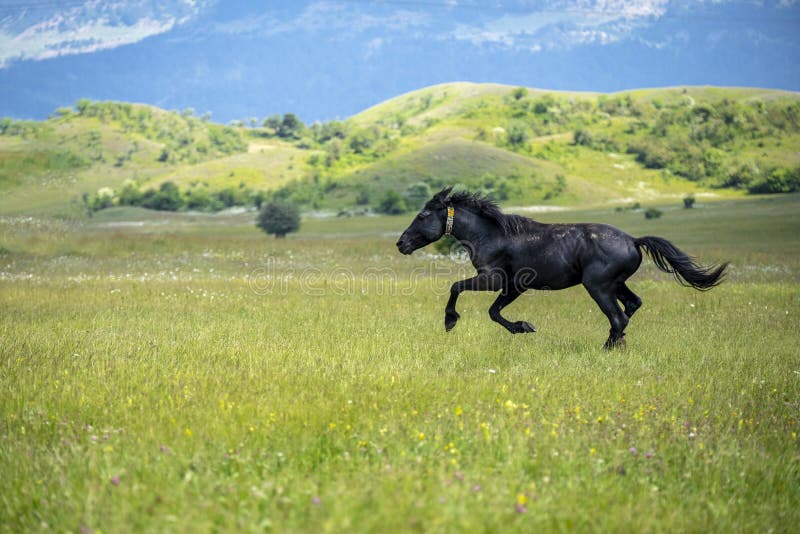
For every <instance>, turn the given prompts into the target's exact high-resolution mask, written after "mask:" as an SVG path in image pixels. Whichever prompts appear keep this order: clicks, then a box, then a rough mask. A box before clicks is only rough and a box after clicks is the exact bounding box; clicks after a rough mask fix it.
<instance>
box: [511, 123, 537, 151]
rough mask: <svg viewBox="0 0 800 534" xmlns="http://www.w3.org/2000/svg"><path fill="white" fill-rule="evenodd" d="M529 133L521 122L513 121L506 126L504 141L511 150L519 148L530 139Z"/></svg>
mask: <svg viewBox="0 0 800 534" xmlns="http://www.w3.org/2000/svg"><path fill="white" fill-rule="evenodd" d="M530 137H531V136H530V131H529V130H528V127H527V126H526V125H525V123H524V122H522V121H514V122H512V123H510V124H509V125H508V129H507V130H506V140H507V141H508V144H509V145H510V146H511V147H512V148H519V147H521V146H522V145H524V144H525V143H527V142H528V140H529V139H530Z"/></svg>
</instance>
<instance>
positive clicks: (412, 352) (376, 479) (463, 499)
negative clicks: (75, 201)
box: [0, 195, 800, 532]
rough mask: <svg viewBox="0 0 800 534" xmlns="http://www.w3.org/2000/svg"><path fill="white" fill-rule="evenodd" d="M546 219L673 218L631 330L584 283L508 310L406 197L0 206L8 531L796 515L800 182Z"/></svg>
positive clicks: (792, 524) (338, 527)
mask: <svg viewBox="0 0 800 534" xmlns="http://www.w3.org/2000/svg"><path fill="white" fill-rule="evenodd" d="M696 206H697V207H695V208H693V209H683V208H682V207H681V206H680V201H679V200H675V202H673V203H672V204H668V205H667V204H662V205H660V206H659V207H660V209H662V210H663V211H664V215H663V216H662V217H661V218H660V219H653V220H647V219H645V218H644V217H643V215H642V213H641V211H632V210H625V211H621V212H618V211H615V210H614V209H612V208H609V207H596V206H595V207H585V208H583V209H579V210H571V209H566V210H563V211H553V212H546V213H533V214H530V213H528V214H527V215H529V216H532V217H533V218H535V219H537V220H540V221H542V222H566V221H584V222H587V221H593V222H607V223H610V224H614V225H615V226H618V227H619V228H621V229H623V230H624V231H626V232H628V233H630V234H632V235H636V236H641V235H658V236H662V237H665V238H667V239H669V240H671V241H673V242H674V243H675V244H676V245H677V246H678V247H680V248H681V249H682V250H685V251H686V252H688V253H690V254H692V255H695V256H697V257H698V259H699V260H700V261H701V262H703V263H717V262H721V261H731V262H732V265H731V271H730V275H729V277H728V280H727V281H726V282H725V283H724V284H723V285H721V286H720V287H718V288H715V289H714V290H712V291H710V292H707V293H701V292H697V291H693V290H690V289H687V288H682V287H680V286H679V285H678V284H676V283H675V282H674V281H673V280H672V279H671V277H670V276H669V275H667V274H665V273H661V272H660V271H658V270H657V269H656V268H655V267H654V266H653V264H652V262H650V260H647V259H646V260H645V262H644V264H643V266H642V268H641V269H640V270H639V272H638V273H637V274H636V275H635V276H634V277H633V278H632V280H631V287H632V288H633V289H634V290H635V291H636V292H637V293H638V294H640V295H641V297H642V299H643V300H644V306H643V308H642V309H641V310H640V311H639V312H637V315H636V316H635V317H634V318H633V320H632V321H631V324H630V326H629V327H628V336H627V339H628V348H627V350H624V351H611V352H604V351H602V350H601V345H602V343H603V341H604V340H605V337H606V333H607V329H608V325H607V322H606V319H605V317H604V316H602V314H601V312H600V311H599V310H598V309H597V307H596V305H595V304H594V303H593V302H592V301H591V299H590V298H589V296H588V295H587V294H586V292H585V290H583V288H580V287H577V288H572V289H568V290H564V291H558V292H529V293H528V294H526V295H525V296H523V297H522V298H520V299H519V300H518V301H517V302H515V303H514V304H513V305H512V306H510V307H509V308H508V309H507V312H506V315H507V316H508V317H509V318H510V319H513V320H517V319H524V320H528V321H530V322H531V323H533V324H534V325H536V327H537V328H538V330H539V331H538V332H537V333H535V334H527V335H519V336H512V335H511V334H508V333H506V332H505V331H504V330H503V329H502V328H501V327H499V326H498V325H497V324H495V323H493V322H491V321H490V320H489V317H488V313H487V310H488V307H489V304H490V303H491V301H492V300H493V298H494V295H492V294H488V293H485V294H484V293H465V294H464V295H462V297H461V299H460V300H459V312H460V313H461V315H462V318H461V320H460V322H459V324H458V325H457V326H456V328H455V329H454V330H453V331H452V332H449V333H445V332H444V327H443V318H444V305H445V302H446V299H447V294H448V291H449V285H450V284H451V283H452V282H454V281H455V280H457V279H458V278H459V277H465V276H471V274H472V269H471V266H470V265H469V264H468V263H465V262H464V260H463V258H459V257H445V256H442V255H440V254H437V253H436V252H435V251H434V250H432V247H428V248H426V249H423V250H420V251H417V252H416V253H415V254H414V255H412V256H410V257H405V256H401V255H400V254H399V253H398V252H397V250H396V249H395V247H394V242H395V241H396V239H397V236H398V235H399V233H400V232H401V231H402V229H403V228H404V227H405V226H406V225H407V224H408V223H409V222H410V219H411V217H412V215H411V214H406V215H402V216H395V217H388V216H380V217H351V218H305V219H304V220H303V224H302V226H301V229H300V231H299V232H298V233H296V234H290V235H289V236H288V237H287V238H286V239H274V238H272V237H268V236H266V235H264V234H263V233H261V232H260V231H259V230H258V229H257V228H256V227H255V225H254V221H253V218H254V214H252V213H244V214H236V213H222V214H215V215H209V214H191V213H176V214H172V213H164V212H150V211H146V210H140V209H135V208H115V209H114V210H108V211H107V212H99V213H98V214H97V215H96V216H95V217H94V218H92V219H84V218H77V219H65V218H52V217H39V216H29V215H5V216H2V217H0V310H2V313H0V338H1V339H2V340H3V342H2V345H1V346H0V388H1V390H2V394H0V472H2V473H3V476H2V477H0V529H1V530H4V531H11V532H16V531H40V530H59V531H82V532H97V531H102V532H125V531H219V530H236V531H270V530H271V531H277V532H285V531H314V532H317V531H319V532H322V531H328V532H343V531H344V532H387V531H388V532H408V531H426V532H427V531H446V532H450V531H469V532H473V531H486V532H497V531H508V532H531V531H535V530H542V531H603V532H607V531H623V532H626V531H627V532H630V531H636V532H639V531H646V532H653V531H655V532H661V531H708V530H711V531H725V532H727V531H732V532H752V531H774V532H790V531H792V530H793V529H794V528H796V525H797V524H800V512H798V510H800V442H799V441H798V439H797V434H798V431H800V356H799V355H798V349H797V347H798V341H800V339H798V331H800V318H799V317H798V313H799V312H800V306H799V305H800V286H798V282H800V240H798V238H797V236H798V231H799V230H800V195H775V196H770V197H764V198H747V199H742V200H738V199H737V200H718V201H714V202H706V201H704V200H702V199H699V200H698V203H697V205H696Z"/></svg>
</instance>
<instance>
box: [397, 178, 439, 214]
mask: <svg viewBox="0 0 800 534" xmlns="http://www.w3.org/2000/svg"><path fill="white" fill-rule="evenodd" d="M432 196H433V193H432V192H431V186H429V185H428V184H426V183H425V182H417V183H415V184H411V185H410V186H408V188H407V189H406V190H405V192H404V193H403V198H404V199H405V201H406V206H407V207H408V208H409V209H412V210H419V209H421V208H422V206H424V205H425V202H427V201H428V200H430V198H431V197H432Z"/></svg>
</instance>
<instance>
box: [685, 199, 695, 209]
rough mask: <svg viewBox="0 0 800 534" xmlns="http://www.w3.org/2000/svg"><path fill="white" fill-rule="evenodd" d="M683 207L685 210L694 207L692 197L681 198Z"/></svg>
mask: <svg viewBox="0 0 800 534" xmlns="http://www.w3.org/2000/svg"><path fill="white" fill-rule="evenodd" d="M683 207H684V208H685V209H687V210H688V209H692V208H693V207H694V195H687V196H685V197H683Z"/></svg>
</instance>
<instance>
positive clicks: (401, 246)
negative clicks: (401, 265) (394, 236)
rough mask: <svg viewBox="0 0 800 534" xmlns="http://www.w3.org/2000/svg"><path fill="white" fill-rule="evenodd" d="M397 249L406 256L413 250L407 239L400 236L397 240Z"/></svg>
mask: <svg viewBox="0 0 800 534" xmlns="http://www.w3.org/2000/svg"><path fill="white" fill-rule="evenodd" d="M397 250H399V251H400V253H401V254H405V255H406V256H408V255H409V254H411V253H412V252H414V250H415V248H414V246H413V245H412V244H411V243H409V242H408V239H406V238H405V237H403V236H401V237H400V239H399V240H398V241H397Z"/></svg>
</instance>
